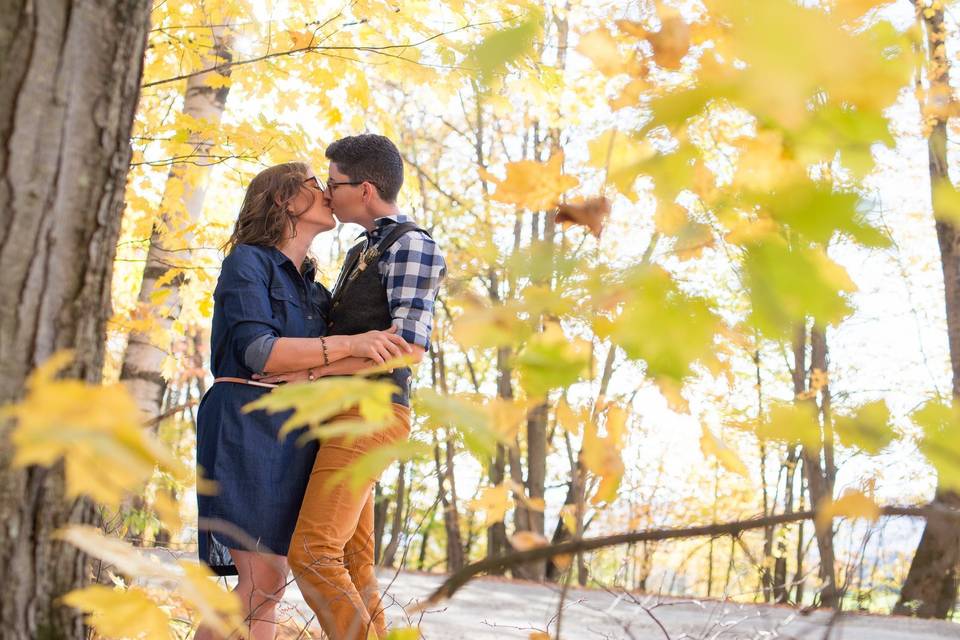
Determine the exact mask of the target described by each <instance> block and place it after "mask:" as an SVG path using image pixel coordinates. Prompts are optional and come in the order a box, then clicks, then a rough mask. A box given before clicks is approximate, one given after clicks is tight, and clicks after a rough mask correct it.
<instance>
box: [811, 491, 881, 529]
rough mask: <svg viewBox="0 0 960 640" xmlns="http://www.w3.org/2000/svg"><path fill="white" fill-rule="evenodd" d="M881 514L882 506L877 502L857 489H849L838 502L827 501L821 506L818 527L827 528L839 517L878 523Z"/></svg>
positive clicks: (818, 510)
mask: <svg viewBox="0 0 960 640" xmlns="http://www.w3.org/2000/svg"><path fill="white" fill-rule="evenodd" d="M880 514H881V510H880V506H879V505H877V503H876V502H874V501H873V500H872V499H870V498H869V497H867V496H866V495H864V494H863V493H861V492H859V491H857V490H855V489H847V490H846V491H844V492H843V495H842V496H840V497H839V498H837V499H836V500H827V501H825V503H822V504H821V505H819V508H818V509H817V527H820V528H823V527H826V526H828V525H829V524H830V521H831V520H833V518H836V517H839V516H846V517H848V518H863V519H866V520H870V521H871V522H876V521H877V519H879V518H880Z"/></svg>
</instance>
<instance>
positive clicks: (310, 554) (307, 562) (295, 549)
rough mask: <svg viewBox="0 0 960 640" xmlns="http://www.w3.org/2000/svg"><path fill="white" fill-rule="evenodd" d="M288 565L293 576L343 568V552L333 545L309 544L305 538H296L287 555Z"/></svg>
mask: <svg viewBox="0 0 960 640" xmlns="http://www.w3.org/2000/svg"><path fill="white" fill-rule="evenodd" d="M287 563H289V565H290V569H291V570H292V571H293V575H294V576H295V577H296V576H301V575H304V574H306V573H317V572H321V571H324V570H329V569H332V568H341V567H343V551H342V550H341V549H337V548H336V547H335V546H333V545H325V544H321V543H312V544H307V542H306V540H304V539H303V538H299V539H298V538H296V537H295V538H294V539H293V541H292V542H291V544H290V550H289V552H288V554H287Z"/></svg>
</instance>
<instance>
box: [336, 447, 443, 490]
mask: <svg viewBox="0 0 960 640" xmlns="http://www.w3.org/2000/svg"><path fill="white" fill-rule="evenodd" d="M432 451H433V449H431V448H430V447H429V446H428V445H427V444H425V443H423V442H419V441H417V440H404V441H402V442H397V443H394V444H385V445H381V446H378V447H375V448H373V449H370V450H369V451H367V452H366V453H364V454H363V455H361V456H360V457H359V458H357V459H356V460H354V461H353V462H351V463H350V464H348V465H347V466H346V467H344V468H343V469H339V470H338V471H336V472H334V473H333V474H331V475H330V477H329V478H327V480H326V482H327V485H328V486H336V485H339V484H342V483H344V482H345V483H347V485H348V486H349V487H350V490H351V491H357V490H359V489H360V488H362V487H363V485H365V484H366V483H368V482H370V481H372V480H375V479H377V478H379V477H380V474H381V473H383V472H384V470H386V468H387V467H389V466H390V465H391V464H393V463H394V462H396V461H397V460H413V459H414V458H418V457H425V456H429V455H430V454H431V453H432Z"/></svg>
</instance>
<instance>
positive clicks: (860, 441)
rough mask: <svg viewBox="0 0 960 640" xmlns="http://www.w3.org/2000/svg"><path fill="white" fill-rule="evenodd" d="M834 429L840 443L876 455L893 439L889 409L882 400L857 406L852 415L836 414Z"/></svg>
mask: <svg viewBox="0 0 960 640" xmlns="http://www.w3.org/2000/svg"><path fill="white" fill-rule="evenodd" d="M834 430H835V431H836V434H837V437H839V439H840V443H841V444H843V445H845V446H848V447H857V448H858V449H862V450H863V451H865V452H866V453H869V454H872V455H876V454H878V453H880V451H881V450H882V449H883V448H884V447H886V446H887V445H888V444H890V442H891V441H892V440H893V436H894V432H893V426H892V425H891V424H890V410H889V409H888V408H887V403H886V402H884V401H883V400H877V401H875V402H869V403H867V404H865V405H863V406H861V407H858V408H857V411H856V413H855V414H854V415H852V416H837V417H836V419H835V420H834Z"/></svg>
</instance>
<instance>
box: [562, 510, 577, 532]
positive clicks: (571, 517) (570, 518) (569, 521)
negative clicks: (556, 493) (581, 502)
mask: <svg viewBox="0 0 960 640" xmlns="http://www.w3.org/2000/svg"><path fill="white" fill-rule="evenodd" d="M560 519H561V520H563V526H565V527H566V528H567V531H569V532H571V533H575V532H576V531H577V505H575V504H565V505H563V506H562V507H561V508H560Z"/></svg>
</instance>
